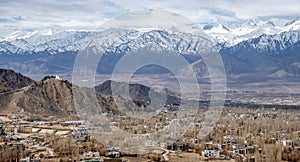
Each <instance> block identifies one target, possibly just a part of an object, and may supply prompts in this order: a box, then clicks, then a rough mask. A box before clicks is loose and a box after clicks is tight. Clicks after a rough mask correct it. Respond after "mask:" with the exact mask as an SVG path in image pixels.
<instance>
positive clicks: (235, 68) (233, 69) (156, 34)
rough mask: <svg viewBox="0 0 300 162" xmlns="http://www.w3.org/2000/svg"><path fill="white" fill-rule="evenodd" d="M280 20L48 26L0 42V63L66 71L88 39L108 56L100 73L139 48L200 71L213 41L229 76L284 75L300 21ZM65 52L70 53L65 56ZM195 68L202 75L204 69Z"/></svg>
mask: <svg viewBox="0 0 300 162" xmlns="http://www.w3.org/2000/svg"><path fill="white" fill-rule="evenodd" d="M274 21H275V22H274ZM282 24H285V25H282V26H280V25H278V20H275V19H272V20H268V21H262V20H259V19H254V20H250V21H247V22H245V23H242V24H226V23H220V22H218V21H214V22H213V23H209V24H206V25H204V26H203V30H204V32H205V33H206V34H200V35H199V34H198V33H193V32H189V33H187V32H183V31H181V30H179V29H174V28H172V29H149V28H148V29H109V30H104V31H97V32H96V31H62V32H55V31H52V30H48V31H32V32H30V33H27V34H22V32H19V33H18V32H16V33H13V34H11V35H10V37H6V38H4V41H0V57H1V59H0V67H2V68H9V69H14V70H16V71H19V72H22V73H25V74H28V73H37V74H38V73H41V74H43V75H45V74H57V73H59V74H61V73H70V71H72V68H73V65H74V61H75V59H76V55H77V52H78V51H80V50H83V49H84V47H85V46H86V45H88V44H89V43H91V41H92V42H93V43H95V42H96V43H97V47H98V48H99V49H102V50H104V51H101V52H104V53H105V54H107V55H105V58H104V61H103V64H102V66H99V67H98V68H99V71H101V72H103V73H110V72H111V70H112V69H113V68H114V67H113V66H114V65H115V64H116V63H117V61H118V59H120V57H122V56H123V55H125V54H126V53H127V52H129V51H133V50H137V49H139V48H148V49H151V50H155V51H163V52H164V51H167V52H175V53H177V54H181V55H184V56H185V58H187V59H188V61H189V62H190V63H193V62H195V67H196V68H200V69H201V68H203V67H204V66H205V65H197V61H198V62H201V61H199V59H201V54H202V53H204V50H209V49H204V48H203V47H212V46H214V45H217V46H216V48H217V49H218V50H220V53H221V56H222V57H223V58H224V64H225V66H226V67H227V69H226V70H227V72H228V74H242V73H255V72H257V71H261V72H262V73H263V75H271V74H274V73H276V72H278V71H280V74H282V73H284V74H286V73H287V74H289V73H290V72H291V71H292V72H294V71H297V70H298V69H299V68H298V66H294V65H298V64H300V62H297V60H299V58H298V57H299V56H298V54H299V51H300V39H299V32H300V30H298V29H299V24H300V20H299V18H296V19H294V20H293V21H289V22H288V23H282ZM211 38H212V39H211ZM210 40H211V41H210ZM66 53H68V54H70V55H64V54H66ZM279 56H280V57H279ZM282 57H286V58H285V60H284V61H281V60H280V59H282ZM278 58H280V59H279V60H278ZM289 59H290V60H289ZM258 60H259V61H258ZM193 64H194V63H193ZM270 65H272V66H270ZM283 65H286V66H283ZM292 65H293V66H292ZM295 68H296V69H295ZM261 69H264V70H261ZM282 69H285V70H283V71H285V72H282ZM286 69H292V70H286ZM197 71H201V73H203V74H204V73H205V72H203V70H197ZM299 71H300V69H299ZM293 75H294V74H293Z"/></svg>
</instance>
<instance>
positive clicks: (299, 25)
mask: <svg viewBox="0 0 300 162" xmlns="http://www.w3.org/2000/svg"><path fill="white" fill-rule="evenodd" d="M291 30H300V16H299V17H297V18H296V19H294V20H292V21H290V22H288V23H286V24H285V26H284V31H291Z"/></svg>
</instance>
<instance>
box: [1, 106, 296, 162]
mask: <svg viewBox="0 0 300 162" xmlns="http://www.w3.org/2000/svg"><path fill="white" fill-rule="evenodd" d="M175 107H176V105H175ZM176 111H177V109H171V108H170V106H166V107H164V109H162V111H161V112H160V113H159V115H158V116H157V117H155V118H153V120H149V121H148V122H147V123H146V122H145V121H141V120H139V121H138V120H132V119H131V118H129V117H124V116H118V117H111V121H112V123H113V125H114V127H119V128H121V129H122V130H124V131H125V132H129V133H132V134H140V135H143V134H144V135H145V134H147V133H151V132H155V131H159V130H160V129H164V127H165V126H167V125H168V124H170V123H171V122H175V120H176V119H174V116H175V115H176ZM299 111H300V110H299V109H292V108H290V109H288V108H284V106H280V108H277V107H276V106H274V105H273V108H261V107H259V108H245V106H243V107H241V106H236V105H234V106H229V105H227V106H226V107H225V108H224V110H223V112H222V116H221V118H220V119H219V121H218V122H217V124H216V125H215V126H214V128H213V130H212V131H211V132H210V133H209V134H208V136H206V137H205V138H204V139H198V136H197V134H198V133H199V131H198V130H199V129H200V128H201V127H202V124H203V123H201V120H200V119H199V120H195V123H194V127H193V128H190V129H189V130H188V131H187V132H186V133H185V134H183V135H182V136H180V135H176V134H173V135H171V136H168V137H167V139H168V140H167V141H168V142H166V143H162V142H157V141H155V140H147V141H145V142H146V144H145V145H146V146H147V147H148V148H151V149H146V150H147V151H146V152H144V153H142V154H139V153H131V152H130V151H124V150H123V149H122V148H119V147H117V146H116V147H114V146H112V145H110V146H107V145H104V144H102V143H100V142H99V141H98V140H97V138H95V136H94V135H95V134H94V133H93V131H92V130H90V127H89V124H88V122H87V121H83V120H78V121H68V120H66V121H63V120H60V119H56V118H55V117H52V116H43V117H41V118H30V117H28V116H22V115H18V114H0V134H1V136H0V137H1V138H0V147H1V148H0V150H1V152H0V161H21V162H39V161H42V162H44V161H45V162H47V161H99V162H100V161H103V162H106V161H107V162H112V161H116V162H123V161H124V162H125V161H218V160H222V161H225V162H226V161H250V162H256V161H266V162H268V161H299V160H300V124H299V121H300V120H299V118H300V112H299ZM204 112H205V109H203V110H199V114H203V113H204ZM200 116H201V115H200ZM183 120H184V119H183ZM131 121H134V122H131ZM118 122H119V123H118ZM133 123H134V125H133ZM97 131H101V130H97Z"/></svg>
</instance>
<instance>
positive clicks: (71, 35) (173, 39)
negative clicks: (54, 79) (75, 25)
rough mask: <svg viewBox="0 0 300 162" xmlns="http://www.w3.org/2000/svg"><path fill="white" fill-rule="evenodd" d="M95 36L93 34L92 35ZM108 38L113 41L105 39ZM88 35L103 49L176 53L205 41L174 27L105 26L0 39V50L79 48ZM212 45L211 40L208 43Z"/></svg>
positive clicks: (196, 47)
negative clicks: (84, 30)
mask: <svg viewBox="0 0 300 162" xmlns="http://www.w3.org/2000/svg"><path fill="white" fill-rule="evenodd" d="M93 37H95V38H93ZM107 38H109V39H111V38H112V40H113V42H109V41H108V40H109V39H107ZM91 39H96V41H98V42H97V43H98V44H99V46H102V44H109V45H107V48H106V52H107V53H125V52H128V51H129V50H133V49H138V48H141V47H145V46H147V47H148V48H151V49H153V50H159V51H162V50H169V51H176V52H180V53H193V54H198V53H199V52H200V51H201V48H203V43H205V42H207V39H206V36H204V35H194V34H191V33H183V32H180V31H177V30H175V29H172V30H171V29H163V30H149V31H143V32H140V31H137V30H128V29H109V30H106V31H101V32H76V31H73V32H60V33H57V34H53V35H38V34H35V35H33V36H31V37H29V38H26V39H17V40H13V41H10V42H9V41H3V42H0V52H2V53H8V54H24V53H29V54H31V53H39V52H47V53H50V54H54V53H61V52H66V51H79V50H80V49H81V48H82V47H84V45H85V44H87V43H89V42H90V41H91ZM211 45H212V44H211Z"/></svg>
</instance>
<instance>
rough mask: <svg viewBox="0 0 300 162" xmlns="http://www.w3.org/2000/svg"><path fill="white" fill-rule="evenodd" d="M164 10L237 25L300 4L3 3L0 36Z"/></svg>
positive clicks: (197, 0) (298, 10) (297, 10)
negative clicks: (20, 31)
mask: <svg viewBox="0 0 300 162" xmlns="http://www.w3.org/2000/svg"><path fill="white" fill-rule="evenodd" d="M138 9H165V10H167V11H171V12H175V13H178V14H181V15H183V16H185V17H187V18H189V19H191V20H192V21H194V22H198V23H201V22H209V21H213V20H214V19H219V20H222V21H239V20H243V19H250V18H256V17H261V16H265V17H266V16H272V15H277V16H280V15H299V14H300V1H298V0H286V1H284V2H283V1H279V0H278V1H274V0H259V1H258V0H251V1H240V0H224V1H207V0H184V1H182V0H85V1H81V0H69V1H68V0H67V1H63V0H43V1H41V0H24V1H23V0H14V1H11V0H2V1H1V2H0V13H1V16H0V31H1V33H0V35H3V33H9V31H11V30H18V29H45V28H59V29H89V30H90V29H95V28H97V27H98V26H100V25H101V24H102V23H103V22H104V21H105V20H108V19H110V18H112V17H114V16H117V15H119V14H122V13H126V12H127V11H132V10H138Z"/></svg>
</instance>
